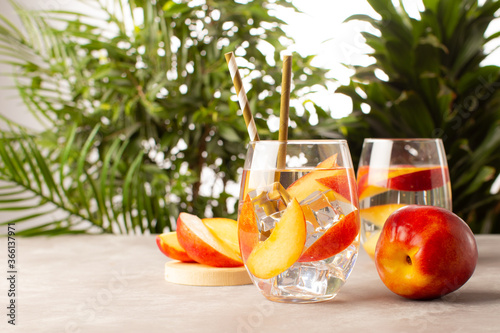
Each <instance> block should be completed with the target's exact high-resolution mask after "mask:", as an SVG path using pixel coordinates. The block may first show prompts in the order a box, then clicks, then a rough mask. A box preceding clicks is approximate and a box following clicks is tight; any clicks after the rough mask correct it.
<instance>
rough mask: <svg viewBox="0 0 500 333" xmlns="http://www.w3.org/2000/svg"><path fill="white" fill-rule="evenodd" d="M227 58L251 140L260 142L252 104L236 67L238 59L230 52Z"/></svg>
mask: <svg viewBox="0 0 500 333" xmlns="http://www.w3.org/2000/svg"><path fill="white" fill-rule="evenodd" d="M225 56H226V61H227V65H228V67H229V73H230V74H231V78H232V79H233V84H234V88H235V89H236V94H237V95H238V102H239V103H240V108H241V109H242V110H243V118H245V123H246V125H247V130H248V134H249V135H250V140H252V141H259V134H258V133H257V127H256V126H255V121H254V120H253V116H252V111H250V104H249V103H248V98H247V95H246V93H245V89H244V88H243V81H242V80H241V76H240V73H239V71H238V66H237V65H236V58H235V57H234V53H233V52H228V53H226V54H225Z"/></svg>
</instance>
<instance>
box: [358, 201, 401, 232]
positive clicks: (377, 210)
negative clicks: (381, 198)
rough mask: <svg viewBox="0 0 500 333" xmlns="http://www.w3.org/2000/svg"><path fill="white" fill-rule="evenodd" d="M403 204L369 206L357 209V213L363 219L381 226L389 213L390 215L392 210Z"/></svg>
mask: <svg viewBox="0 0 500 333" xmlns="http://www.w3.org/2000/svg"><path fill="white" fill-rule="evenodd" d="M404 206H406V205H404V204H387V205H379V206H372V207H369V208H363V209H361V210H360V211H359V214H360V216H361V218H362V219H363V220H366V221H369V222H371V223H373V224H375V225H376V226H378V227H380V228H382V227H383V226H384V223H385V221H386V220H387V218H388V217H389V215H391V214H392V213H393V212H394V211H396V210H398V209H399V208H401V207H404Z"/></svg>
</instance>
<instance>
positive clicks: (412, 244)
mask: <svg viewBox="0 0 500 333" xmlns="http://www.w3.org/2000/svg"><path fill="white" fill-rule="evenodd" d="M477 257H478V252H477V246H476V240H475V238H474V235H473V233H472V231H471V229H470V228H469V226H468V225H467V224H466V223H465V222H464V221H463V220H462V219H461V218H460V217H458V216H457V215H455V214H454V213H452V212H450V211H448V210H446V209H444V208H439V207H434V206H418V205H409V206H406V207H403V208H400V209H398V210H396V211H395V212H394V213H392V214H391V215H390V216H389V218H388V219H387V221H386V222H385V225H384V227H383V229H382V232H381V234H380V238H379V240H378V242H377V247H376V249H375V263H376V266H377V271H378V273H379V275H380V278H381V279H382V281H383V282H384V284H385V285H386V286H387V287H388V288H389V289H390V290H391V291H393V292H394V293H396V294H398V295H400V296H403V297H406V298H410V299H434V298H438V297H441V296H444V295H446V294H448V293H451V292H453V291H455V290H457V289H458V288H460V287H461V286H462V285H464V284H465V282H467V280H469V278H470V277H471V276H472V273H473V272H474V269H475V267H476V262H477Z"/></svg>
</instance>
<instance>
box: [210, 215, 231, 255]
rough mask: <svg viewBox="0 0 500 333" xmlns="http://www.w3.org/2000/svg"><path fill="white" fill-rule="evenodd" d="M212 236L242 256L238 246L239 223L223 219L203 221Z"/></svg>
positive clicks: (216, 218)
mask: <svg viewBox="0 0 500 333" xmlns="http://www.w3.org/2000/svg"><path fill="white" fill-rule="evenodd" d="M201 221H202V222H203V223H204V224H205V225H206V226H207V228H208V229H209V230H210V231H211V232H212V234H213V235H214V236H215V237H216V238H217V239H219V240H220V241H221V242H223V243H225V244H226V245H227V246H229V247H230V248H231V249H232V250H233V251H234V252H236V253H238V255H240V246H239V244H238V221H236V220H232V219H227V218H223V217H213V218H205V219H201Z"/></svg>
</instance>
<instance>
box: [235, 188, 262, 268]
mask: <svg viewBox="0 0 500 333" xmlns="http://www.w3.org/2000/svg"><path fill="white" fill-rule="evenodd" d="M238 240H239V244H240V250H241V256H242V257H243V258H244V259H246V258H248V256H249V255H250V253H251V252H252V250H253V249H254V248H255V246H256V245H257V244H258V243H259V229H258V227H257V216H256V215H255V211H254V207H253V203H252V200H251V199H250V196H249V195H247V196H246V197H245V201H243V204H242V206H241V211H240V214H239V217H238Z"/></svg>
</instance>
